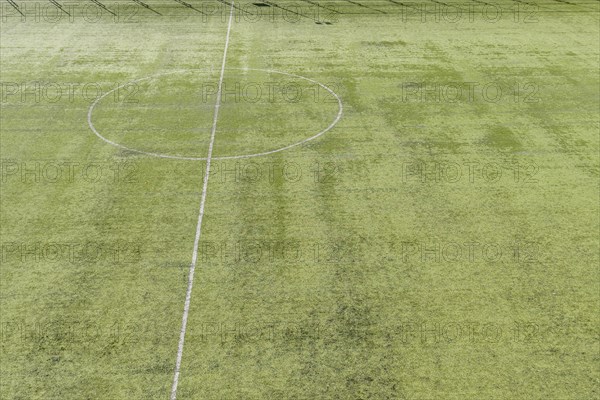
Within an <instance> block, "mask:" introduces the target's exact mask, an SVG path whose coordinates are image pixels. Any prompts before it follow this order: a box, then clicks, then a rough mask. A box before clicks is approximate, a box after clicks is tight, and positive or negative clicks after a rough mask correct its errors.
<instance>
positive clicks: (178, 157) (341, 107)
mask: <svg viewBox="0 0 600 400" xmlns="http://www.w3.org/2000/svg"><path fill="white" fill-rule="evenodd" d="M229 70H240V71H260V72H269V73H274V74H280V75H287V76H291V77H294V78H299V79H304V80H306V81H309V82H312V83H315V84H317V85H319V86H320V87H322V88H323V89H325V90H326V91H327V92H329V93H330V94H331V95H332V96H333V97H334V98H335V99H336V100H337V102H338V113H337V115H336V116H335V119H334V120H333V122H332V123H331V124H329V126H328V127H327V128H325V129H323V130H322V131H321V132H319V133H317V134H315V135H313V136H311V137H308V138H306V139H303V140H301V141H299V142H296V143H292V144H290V145H287V146H284V147H281V148H279V149H274V150H269V151H265V152H262V153H255V154H240V155H231V156H217V157H213V160H226V159H241V158H251V157H260V156H266V155H269V154H273V153H277V152H280V151H284V150H287V149H290V148H292V147H296V146H299V145H301V144H304V143H306V142H309V141H311V140H313V139H316V138H318V137H319V136H321V135H324V134H325V133H327V132H329V131H330V130H331V129H333V127H334V126H335V125H336V124H337V123H338V122H339V121H340V119H341V118H342V114H343V111H344V105H343V103H342V99H340V96H338V95H337V93H335V92H334V91H333V90H331V89H330V88H329V87H327V86H325V85H324V84H322V83H321V82H318V81H316V80H314V79H310V78H307V77H305V76H302V75H297V74H291V73H288V72H282V71H276V70H270V69H258V68H228V69H227V71H229ZM180 72H190V70H178V71H171V72H165V73H161V74H156V75H152V76H147V77H144V78H140V79H136V80H133V81H129V82H127V83H125V84H123V85H121V86H118V87H116V88H114V89H112V90H110V91H108V92H106V93H104V94H103V95H102V96H100V97H98V98H97V99H96V100H95V101H94V102H93V103H92V105H91V106H90V108H89V110H88V117H87V120H88V125H89V127H90V129H91V130H92V132H94V134H95V135H96V136H98V137H99V138H100V139H102V140H103V141H105V142H106V143H108V144H111V145H113V146H116V147H120V148H122V149H125V150H129V151H131V152H134V153H138V154H144V155H147V156H151V157H160V158H167V159H175V160H190V161H204V160H206V158H205V157H188V156H183V155H178V154H173V155H171V154H162V153H153V152H149V151H143V150H138V149H134V148H132V147H127V146H124V145H122V144H120V143H117V142H114V141H112V140H109V139H107V138H105V137H104V136H102V135H101V134H100V132H98V130H97V129H96V127H95V126H94V124H93V123H92V114H93V112H94V108H95V107H96V105H97V104H98V103H99V102H100V101H101V100H102V99H103V98H105V97H107V96H109V95H110V94H111V93H113V92H114V91H117V90H119V89H121V88H123V87H125V86H127V85H131V84H134V83H138V82H142V81H145V80H149V79H152V78H155V77H158V76H163V75H170V74H175V73H180Z"/></svg>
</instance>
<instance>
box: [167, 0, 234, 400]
mask: <svg viewBox="0 0 600 400" xmlns="http://www.w3.org/2000/svg"><path fill="white" fill-rule="evenodd" d="M233 4H234V2H233V0H231V10H230V11H229V24H228V25H227V38H226V39H225V50H224V51H223V63H222V64H221V76H220V77H219V88H218V90H217V101H216V102H215V112H214V116H213V124H212V129H211V131H210V144H209V146H208V156H207V157H206V170H205V171H204V183H203V185H202V196H201V199H200V213H199V214H198V224H197V225H196V238H195V239H194V252H193V253H192V264H191V266H190V272H189V275H188V286H187V291H186V293H185V304H184V306H183V317H182V319H181V331H180V332H179V346H178V347H177V361H176V362H175V375H174V376H173V386H172V387H171V400H175V399H176V398H177V385H178V384H179V372H180V369H181V358H182V356H183V343H184V342H185V331H186V328H187V320H188V314H189V312H190V302H191V300H192V285H193V284H194V271H195V270H196V261H197V260H198V244H199V243H200V235H201V233H202V217H204V205H205V203H206V191H207V189H208V177H209V174H210V161H211V158H212V152H213V145H214V143H215V133H216V132H217V120H218V119H219V108H220V107H221V88H222V86H223V76H224V75H225V62H226V61H227V49H228V48H229V34H230V32H231V21H232V20H233Z"/></svg>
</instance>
